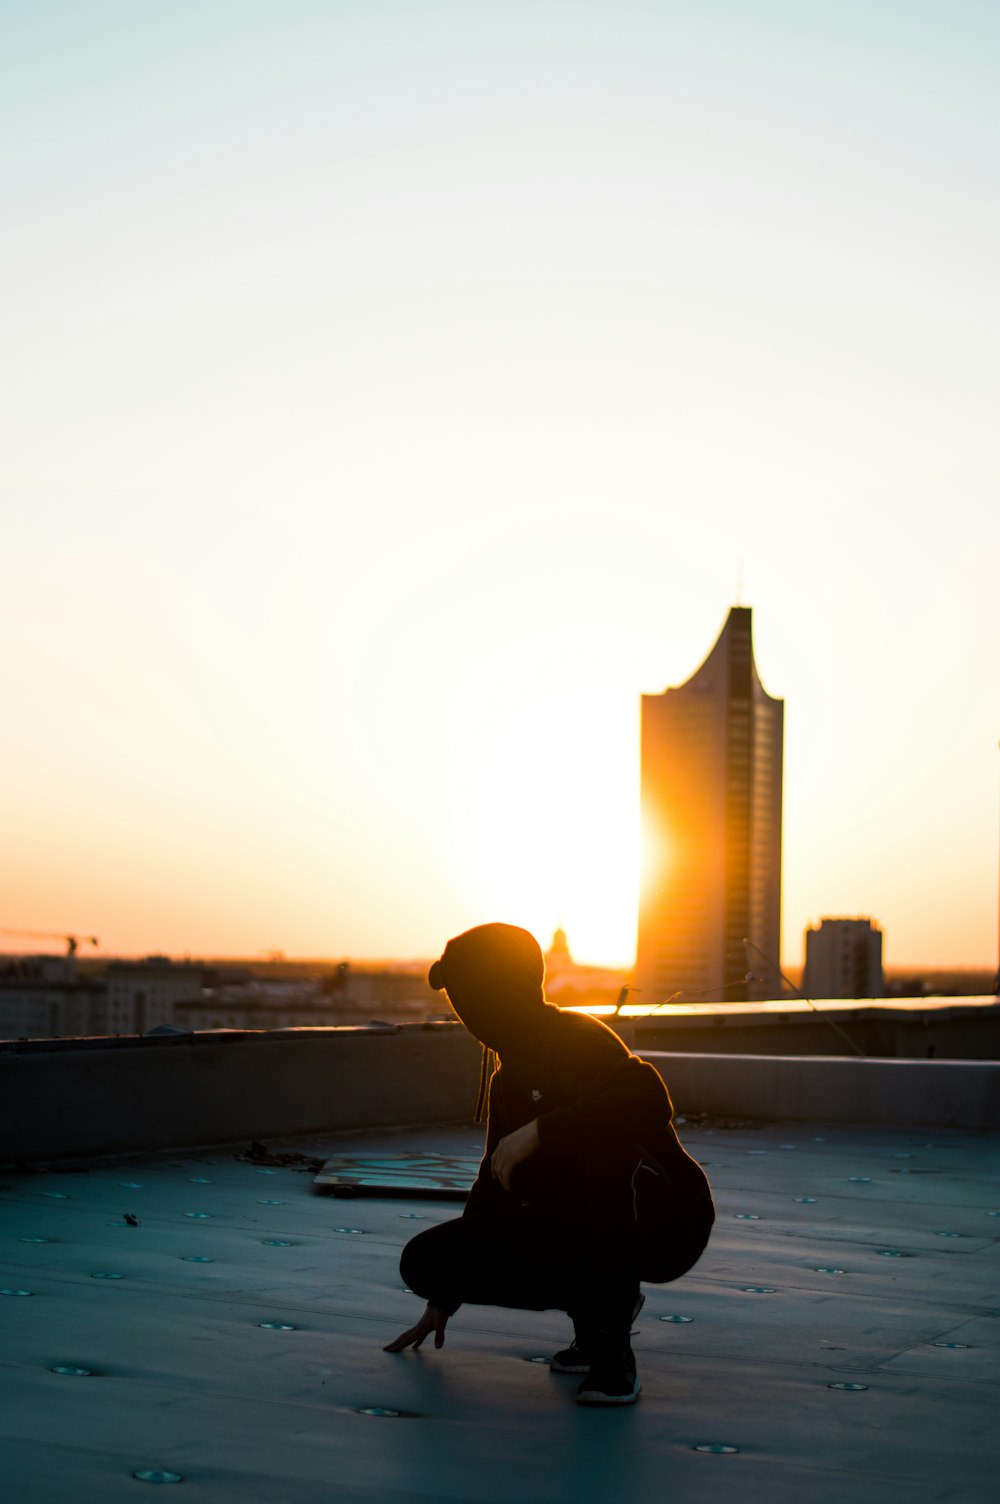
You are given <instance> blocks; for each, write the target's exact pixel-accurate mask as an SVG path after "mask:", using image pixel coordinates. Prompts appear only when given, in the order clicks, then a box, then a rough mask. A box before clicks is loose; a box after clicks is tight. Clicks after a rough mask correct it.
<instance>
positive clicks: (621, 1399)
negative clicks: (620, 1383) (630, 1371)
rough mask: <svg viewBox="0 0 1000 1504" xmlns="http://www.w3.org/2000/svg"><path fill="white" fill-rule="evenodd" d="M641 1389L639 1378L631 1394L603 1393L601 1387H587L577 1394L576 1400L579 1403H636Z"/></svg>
mask: <svg viewBox="0 0 1000 1504" xmlns="http://www.w3.org/2000/svg"><path fill="white" fill-rule="evenodd" d="M641 1389H642V1385H641V1384H640V1383H639V1380H638V1379H636V1381H635V1388H634V1389H633V1390H632V1392H631V1394H602V1393H601V1391H600V1390H599V1389H585V1390H584V1391H583V1393H582V1394H578V1395H577V1397H576V1402H577V1404H578V1405H634V1404H635V1402H636V1400H637V1399H638V1398H639V1392H640V1390H641Z"/></svg>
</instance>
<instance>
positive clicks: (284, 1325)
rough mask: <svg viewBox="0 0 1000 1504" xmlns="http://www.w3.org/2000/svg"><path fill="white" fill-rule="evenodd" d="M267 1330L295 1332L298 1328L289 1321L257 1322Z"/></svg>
mask: <svg viewBox="0 0 1000 1504" xmlns="http://www.w3.org/2000/svg"><path fill="white" fill-rule="evenodd" d="M257 1324H258V1326H260V1327H262V1328H263V1329H264V1331H265V1332H294V1331H295V1330H296V1328H295V1327H294V1326H290V1325H289V1323H288V1322H287V1321H260V1322H258V1323H257Z"/></svg>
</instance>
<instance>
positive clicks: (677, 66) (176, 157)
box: [0, 0, 1000, 965]
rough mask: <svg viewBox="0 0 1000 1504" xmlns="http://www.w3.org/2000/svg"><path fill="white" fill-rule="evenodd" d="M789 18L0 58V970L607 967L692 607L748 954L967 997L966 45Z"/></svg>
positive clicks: (922, 23)
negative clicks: (751, 874) (814, 958)
mask: <svg viewBox="0 0 1000 1504" xmlns="http://www.w3.org/2000/svg"><path fill="white" fill-rule="evenodd" d="M807 9H808V13H806V11H805V10H803V11H801V12H794V13H789V14H785V13H784V12H782V13H781V14H779V12H778V11H777V10H776V9H774V8H773V7H769V6H764V5H759V6H758V5H756V4H750V5H748V6H746V7H744V8H733V7H727V6H721V5H719V4H715V3H714V0H708V3H706V4H698V5H695V4H694V3H693V0H692V3H690V4H686V3H685V4H682V5H680V6H672V7H664V8H657V7H648V6H645V5H639V4H636V3H631V0H623V3H622V4H621V5H620V6H615V7H582V8H581V9H580V11H579V12H574V13H573V16H572V18H571V19H570V21H569V22H567V13H566V11H565V9H564V8H563V7H561V6H558V5H556V4H554V3H550V0H538V3H536V4H533V5H531V6H519V5H513V6H511V5H505V6H499V5H493V4H491V3H488V4H486V5H483V6H476V7H464V6H460V5H457V4H448V3H444V0H441V3H433V4H431V3H426V4H425V3H424V0H417V4H416V5H415V6H413V5H406V6H404V5H402V4H394V3H389V0H387V3H386V4H385V5H380V6H377V7H371V6H368V5H362V4H360V3H350V0H348V3H345V4H343V5H338V6H335V7H311V6H307V7H305V8H304V9H300V10H296V13H295V16H294V18H291V19H290V18H289V17H288V16H287V15H286V13H285V12H284V11H282V10H280V9H278V10H275V11H266V10H263V11H262V10H260V9H258V8H254V9H253V10H251V11H244V10H242V9H241V10H240V12H239V14H238V16H237V13H236V12H235V11H234V10H233V9H232V8H230V7H228V6H218V7H210V8H209V9H208V10H207V11H206V12H205V13H204V14H203V15H202V16H200V18H199V25H198V28H197V35H195V34H194V32H193V31H192V28H191V27H190V26H189V25H188V24H187V22H186V21H185V19H184V13H183V8H182V9H181V10H175V9H174V8H173V7H151V8H146V7H143V8H137V9H134V10H125V11H115V12H114V16H113V17H112V13H111V12H104V11H103V10H98V11H94V10H93V9H92V8H90V7H83V8H80V7H76V6H71V5H68V4H66V5H62V6H60V5H58V4H56V5H54V6H46V7H45V8H44V11H43V10H38V11H37V12H32V11H30V10H28V11H26V12H25V13H24V15H23V16H22V17H21V18H20V20H19V23H18V27H17V28H16V30H13V31H12V32H11V34H10V35H9V37H8V38H7V46H6V49H5V51H6V55H5V58H4V59H3V60H2V61H0V69H2V70H3V74H4V76H3V79H2V81H0V82H2V88H3V98H4V100H5V111H6V118H7V122H8V127H7V139H8V140H9V141H12V142H16V143H17V148H16V151H14V152H13V153H12V154H11V156H12V160H11V162H10V164H9V182H8V189H7V193H6V198H5V203H6V209H5V218H6V221H7V229H6V244H7V257H8V268H9V269H8V279H7V280H8V286H9V287H11V288H16V291H17V296H16V299H11V300H9V301H8V306H7V309H6V311H5V314H4V320H5V322H4V330H3V337H4V345H5V352H6V362H5V364H6V368H7V371H8V373H9V378H10V379H9V389H8V391H7V392H6V394H5V399H4V420H5V437H4V442H3V444H2V446H0V479H2V483H3V484H2V491H0V494H2V495H3V498H4V500H3V514H2V517H0V538H2V543H3V557H4V563H5V570H4V580H5V584H4V591H3V599H2V602H0V649H2V651H0V704H2V706H3V717H4V728H5V730H4V737H3V739H2V745H0V776H2V783H0V788H2V795H0V797H2V800H3V848H2V849H3V859H2V866H0V924H2V925H3V926H5V927H18V926H23V927H24V928H28V929H45V930H48V929H52V930H56V931H59V932H60V933H61V932H63V931H64V930H74V929H76V930H78V931H80V932H84V933H95V934H98V935H99V936H100V937H101V940H102V944H103V946H104V947H105V948H106V949H107V950H108V951H112V952H144V951H148V950H164V951H169V952H172V953H177V954H184V953H212V954H220V953H230V954H253V953H256V952H260V951H267V950H271V949H282V950H284V951H286V952H287V953H289V954H310V955H318V954H319V955H330V956H341V955H349V956H358V957H363V956H368V955H372V956H376V955H377V956H385V955H400V956H406V955H428V954H433V953H435V952H436V951H437V950H438V949H439V947H440V945H441V943H442V941H443V939H445V938H446V937H447V936H448V935H450V934H453V933H455V932H457V931H459V930H461V929H462V928H464V927H465V926H466V925H468V924H471V923H475V922H478V921H481V920H484V919H493V918H503V919H507V920H511V921H514V922H520V923H525V924H527V925H529V927H531V928H533V929H535V930H536V931H537V932H538V933H539V935H540V936H542V938H543V939H545V938H547V937H548V935H550V934H551V931H552V929H553V928H554V926H555V925H556V924H557V923H559V922H562V923H563V924H564V925H565V927H566V928H567V930H568V932H569V936H570V941H571V944H572V946H573V949H574V952H575V953H576V954H577V955H578V956H579V957H580V958H581V959H583V960H590V961H595V962H603V961H606V962H609V963H613V964H617V965H627V964H628V963H629V962H630V961H631V959H632V955H633V948H634V939H635V906H636V852H637V845H638V839H637V838H638V832H637V820H638V788H637V757H638V705H639V696H640V694H641V693H643V692H659V691H661V690H662V689H664V688H665V687H666V686H667V685H668V684H674V683H680V682H682V681H683V680H684V679H685V678H687V677H688V676H689V675H690V674H691V673H692V672H693V670H694V669H695V668H696V667H697V665H698V664H699V663H700V662H701V660H702V658H703V657H704V655H705V653H706V652H707V651H708V649H709V648H710V646H711V644H712V642H713V641H714V639H715V636H716V635H717V633H718V631H719V628H720V626H721V624H722V622H723V620H724V618H725V614H726V610H727V608H728V606H729V605H730V604H732V603H733V602H734V600H736V599H737V598H739V599H741V600H742V602H743V603H744V604H748V605H751V606H753V608H754V626H755V639H756V649H757V658H758V663H759V666H760V671H761V675H762V677H763V680H764V683H765V685H766V686H767V688H768V690H769V691H770V692H771V693H772V694H775V695H780V696H783V697H784V699H785V702H786V746H785V770H786V772H785V848H784V849H785V860H784V891H785V913H784V930H783V934H784V939H783V948H784V955H785V958H786V959H787V960H789V961H791V962H793V963H795V962H798V961H800V960H801V955H802V933H803V930H804V928H805V926H806V925H807V924H808V923H810V922H815V921H817V920H818V919H819V918H820V917H821V916H823V915H830V914H863V915H872V916H874V917H875V918H876V920H878V921H879V922H880V923H881V924H882V926H883V927H884V930H885V935H886V960H887V962H888V964H890V965H894V964H900V965H902V964H911V963H912V964H921V963H922V964H925V965H926V964H932V963H933V964H942V965H959V964H968V965H973V964H977V965H988V964H990V963H991V962H995V959H996V954H997V858H998V838H997V833H998V817H1000V811H998V796H997V790H998V774H1000V760H998V754H997V737H998V729H1000V723H998V714H997V672H996V640H997V637H996V557H997V553H996V543H997V523H996V515H997V509H996V495H997V489H998V488H997V480H998V474H997V470H998V462H997V457H996V446H995V414H996V410H997V400H996V399H997V392H996V380H997V366H996V358H995V351H996V345H997V336H998V333H1000V329H998V323H1000V319H998V299H997V289H996V278H995V266H994V257H993V253H992V245H993V233H992V226H993V219H992V216H994V215H995V210H996V182H995V176H994V173H993V171H992V163H993V162H995V160H996V147H997V142H996V141H995V139H994V135H995V114H994V112H993V96H994V92H995V74H994V71H993V69H992V67H991V65H990V58H991V57H994V56H995V53H996V43H997V31H998V26H1000V22H998V19H997V17H996V16H995V15H993V14H992V13H986V12H982V11H978V10H977V11H976V12H975V14H973V13H972V12H969V13H968V15H967V17H966V21H967V24H965V25H964V26H963V27H957V26H955V27H952V26H948V27H947V28H946V27H945V26H944V23H943V19H942V16H943V13H940V14H939V13H938V12H937V11H936V9H935V8H934V7H927V6H923V5H916V6H914V7H907V8H905V12H904V11H903V10H900V9H899V8H896V7H880V6H876V7H874V9H873V8H872V7H871V6H868V5H865V6H864V7H862V6H861V5H860V0H845V3H844V4H842V5H839V6H837V7H832V6H820V7H815V8H814V7H809V8H807ZM416 18H418V19H419V23H420V24H417V19H416ZM11 943H12V944H13V943H16V942H11Z"/></svg>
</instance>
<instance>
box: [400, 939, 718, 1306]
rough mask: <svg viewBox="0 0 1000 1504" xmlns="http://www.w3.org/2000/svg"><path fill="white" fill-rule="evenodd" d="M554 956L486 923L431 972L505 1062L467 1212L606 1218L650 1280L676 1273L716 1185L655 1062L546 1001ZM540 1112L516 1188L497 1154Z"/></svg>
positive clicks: (688, 1260) (694, 1252)
mask: <svg viewBox="0 0 1000 1504" xmlns="http://www.w3.org/2000/svg"><path fill="white" fill-rule="evenodd" d="M544 978H545V963H544V959H543V957H542V952H541V949H540V947H539V945H538V942H537V941H536V940H535V938H534V936H533V935H530V934H529V933H528V931H527V930H523V929H518V928H517V927H516V926H514V925H510V924H484V925H479V926H478V927H477V928H476V929H472V930H467V931H466V932H465V933H464V934H462V935H458V936H456V938H455V939H454V940H450V941H449V942H448V944H447V946H446V947H445V950H444V954H443V955H442V956H441V959H440V960H439V961H436V962H435V963H434V965H433V966H432V967H431V971H430V976H429V980H430V984H431V986H432V987H435V988H438V989H440V988H444V989H445V990H446V991H447V993H448V998H449V1000H450V1002H451V1005H452V1007H453V1008H454V1010H455V1012H456V1013H457V1014H458V1016H459V1018H460V1019H461V1020H462V1022H463V1023H464V1024H465V1026H466V1028H467V1029H468V1030H469V1032H470V1033H471V1034H473V1035H474V1036H475V1037H476V1039H478V1040H479V1041H480V1043H481V1044H482V1045H483V1047H484V1062H483V1063H484V1068H485V1067H486V1065H487V1062H488V1059H489V1057H488V1054H487V1052H488V1051H494V1052H495V1053H496V1055H497V1056H499V1062H500V1064H499V1069H498V1070H496V1071H495V1073H494V1074H493V1075H492V1077H491V1079H490V1080H489V1108H488V1124H487V1133H486V1151H485V1154H484V1157H483V1161H482V1163H481V1165H480V1167H479V1175H478V1178H477V1180H476V1183H475V1185H474V1186H473V1188H472V1192H471V1193H470V1196H469V1200H468V1202H467V1204H466V1208H465V1215H466V1216H476V1217H493V1218H502V1219H505V1218H509V1217H514V1218H528V1219H532V1218H535V1219H539V1220H544V1221H546V1222H548V1223H550V1224H551V1223H552V1222H553V1221H555V1222H558V1223H559V1224H560V1225H562V1226H565V1227H566V1228H567V1230H568V1231H569V1230H571V1229H572V1228H574V1227H582V1226H584V1225H588V1224H590V1225H593V1224H594V1223H602V1224H604V1225H605V1226H612V1227H614V1228H617V1227H618V1226H619V1225H620V1224H624V1223H628V1224H631V1225H630V1226H625V1225H623V1226H622V1236H623V1238H629V1237H631V1236H632V1233H633V1231H634V1233H635V1235H636V1237H637V1239H638V1249H639V1265H640V1267H639V1273H640V1277H641V1278H643V1279H646V1280H652V1281H654V1282H662V1281H665V1280H670V1279H676V1278H677V1277H678V1275H680V1274H683V1273H684V1272H685V1270H686V1269H689V1268H690V1267H691V1265H692V1264H693V1263H694V1262H695V1260H696V1259H697V1258H698V1257H699V1255H700V1253H701V1252H702V1250H703V1248H704V1246H705V1244H706V1242H707V1240H708V1234H709V1231H710V1229H711V1226H712V1222H713V1221H714V1217H715V1211H714V1207H713V1205H712V1196H711V1191H710V1189H709V1186H708V1180H707V1178H706V1176H705V1173H704V1171H703V1170H702V1169H701V1167H700V1166H699V1165H698V1164H696V1163H695V1161H694V1160H693V1159H692V1158H691V1157H690V1156H689V1155H688V1154H687V1153H686V1152H685V1150H684V1149H683V1148H682V1147H681V1144H680V1141H679V1139H678V1137H677V1133H676V1130H675V1129H674V1127H673V1122H672V1118H673V1108H672V1106H671V1102H670V1097H669V1094H668V1092H667V1089H666V1087H665V1086H664V1084H663V1082H662V1080H661V1079H660V1077H659V1075H658V1074H657V1072H656V1071H655V1070H654V1069H653V1067H652V1066H651V1065H648V1064H647V1063H646V1062H645V1061H643V1060H640V1059H638V1057H637V1056H635V1055H633V1054H631V1052H630V1051H629V1050H628V1049H627V1048H626V1046H625V1044H624V1043H623V1042H622V1040H621V1039H620V1038H619V1037H618V1035H617V1034H615V1033H614V1031H613V1030H611V1029H609V1028H608V1027H607V1026H606V1025H605V1024H603V1023H601V1022H600V1021H599V1020H598V1019H595V1018H591V1017H589V1016H588V1015H586V1014H582V1013H564V1012H562V1011H561V1010H560V1009H559V1008H557V1007H555V1006H554V1005H553V1004H552V1003H548V1002H546V1001H545V995H544V991H543V983H544ZM533 1118H537V1120H538V1135H539V1141H540V1148H539V1150H538V1151H537V1152H536V1153H535V1154H533V1155H531V1156H530V1157H529V1158H528V1159H527V1160H525V1161H523V1162H522V1164H520V1165H519V1166H518V1167H517V1169H516V1170H515V1171H514V1174H513V1176H512V1178H511V1190H510V1192H507V1191H505V1190H504V1188H503V1186H502V1185H501V1184H500V1182H499V1181H498V1180H496V1179H495V1178H494V1176H493V1174H492V1172H491V1169H490V1157H491V1155H492V1153H493V1151H494V1149H495V1148H496V1146H497V1144H498V1143H499V1142H500V1140H501V1139H502V1138H504V1137H505V1136H506V1135H507V1134H508V1133H511V1132H513V1131H514V1129H515V1128H519V1127H521V1126H522V1124H524V1123H529V1122H531V1120H532V1119H533Z"/></svg>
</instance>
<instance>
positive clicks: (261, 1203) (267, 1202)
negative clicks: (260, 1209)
mask: <svg viewBox="0 0 1000 1504" xmlns="http://www.w3.org/2000/svg"><path fill="white" fill-rule="evenodd" d="M284 1204H285V1203H284V1202H283V1201H272V1200H271V1198H270V1197H268V1198H267V1199H266V1200H264V1201H258V1202H257V1205H258V1206H284Z"/></svg>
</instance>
